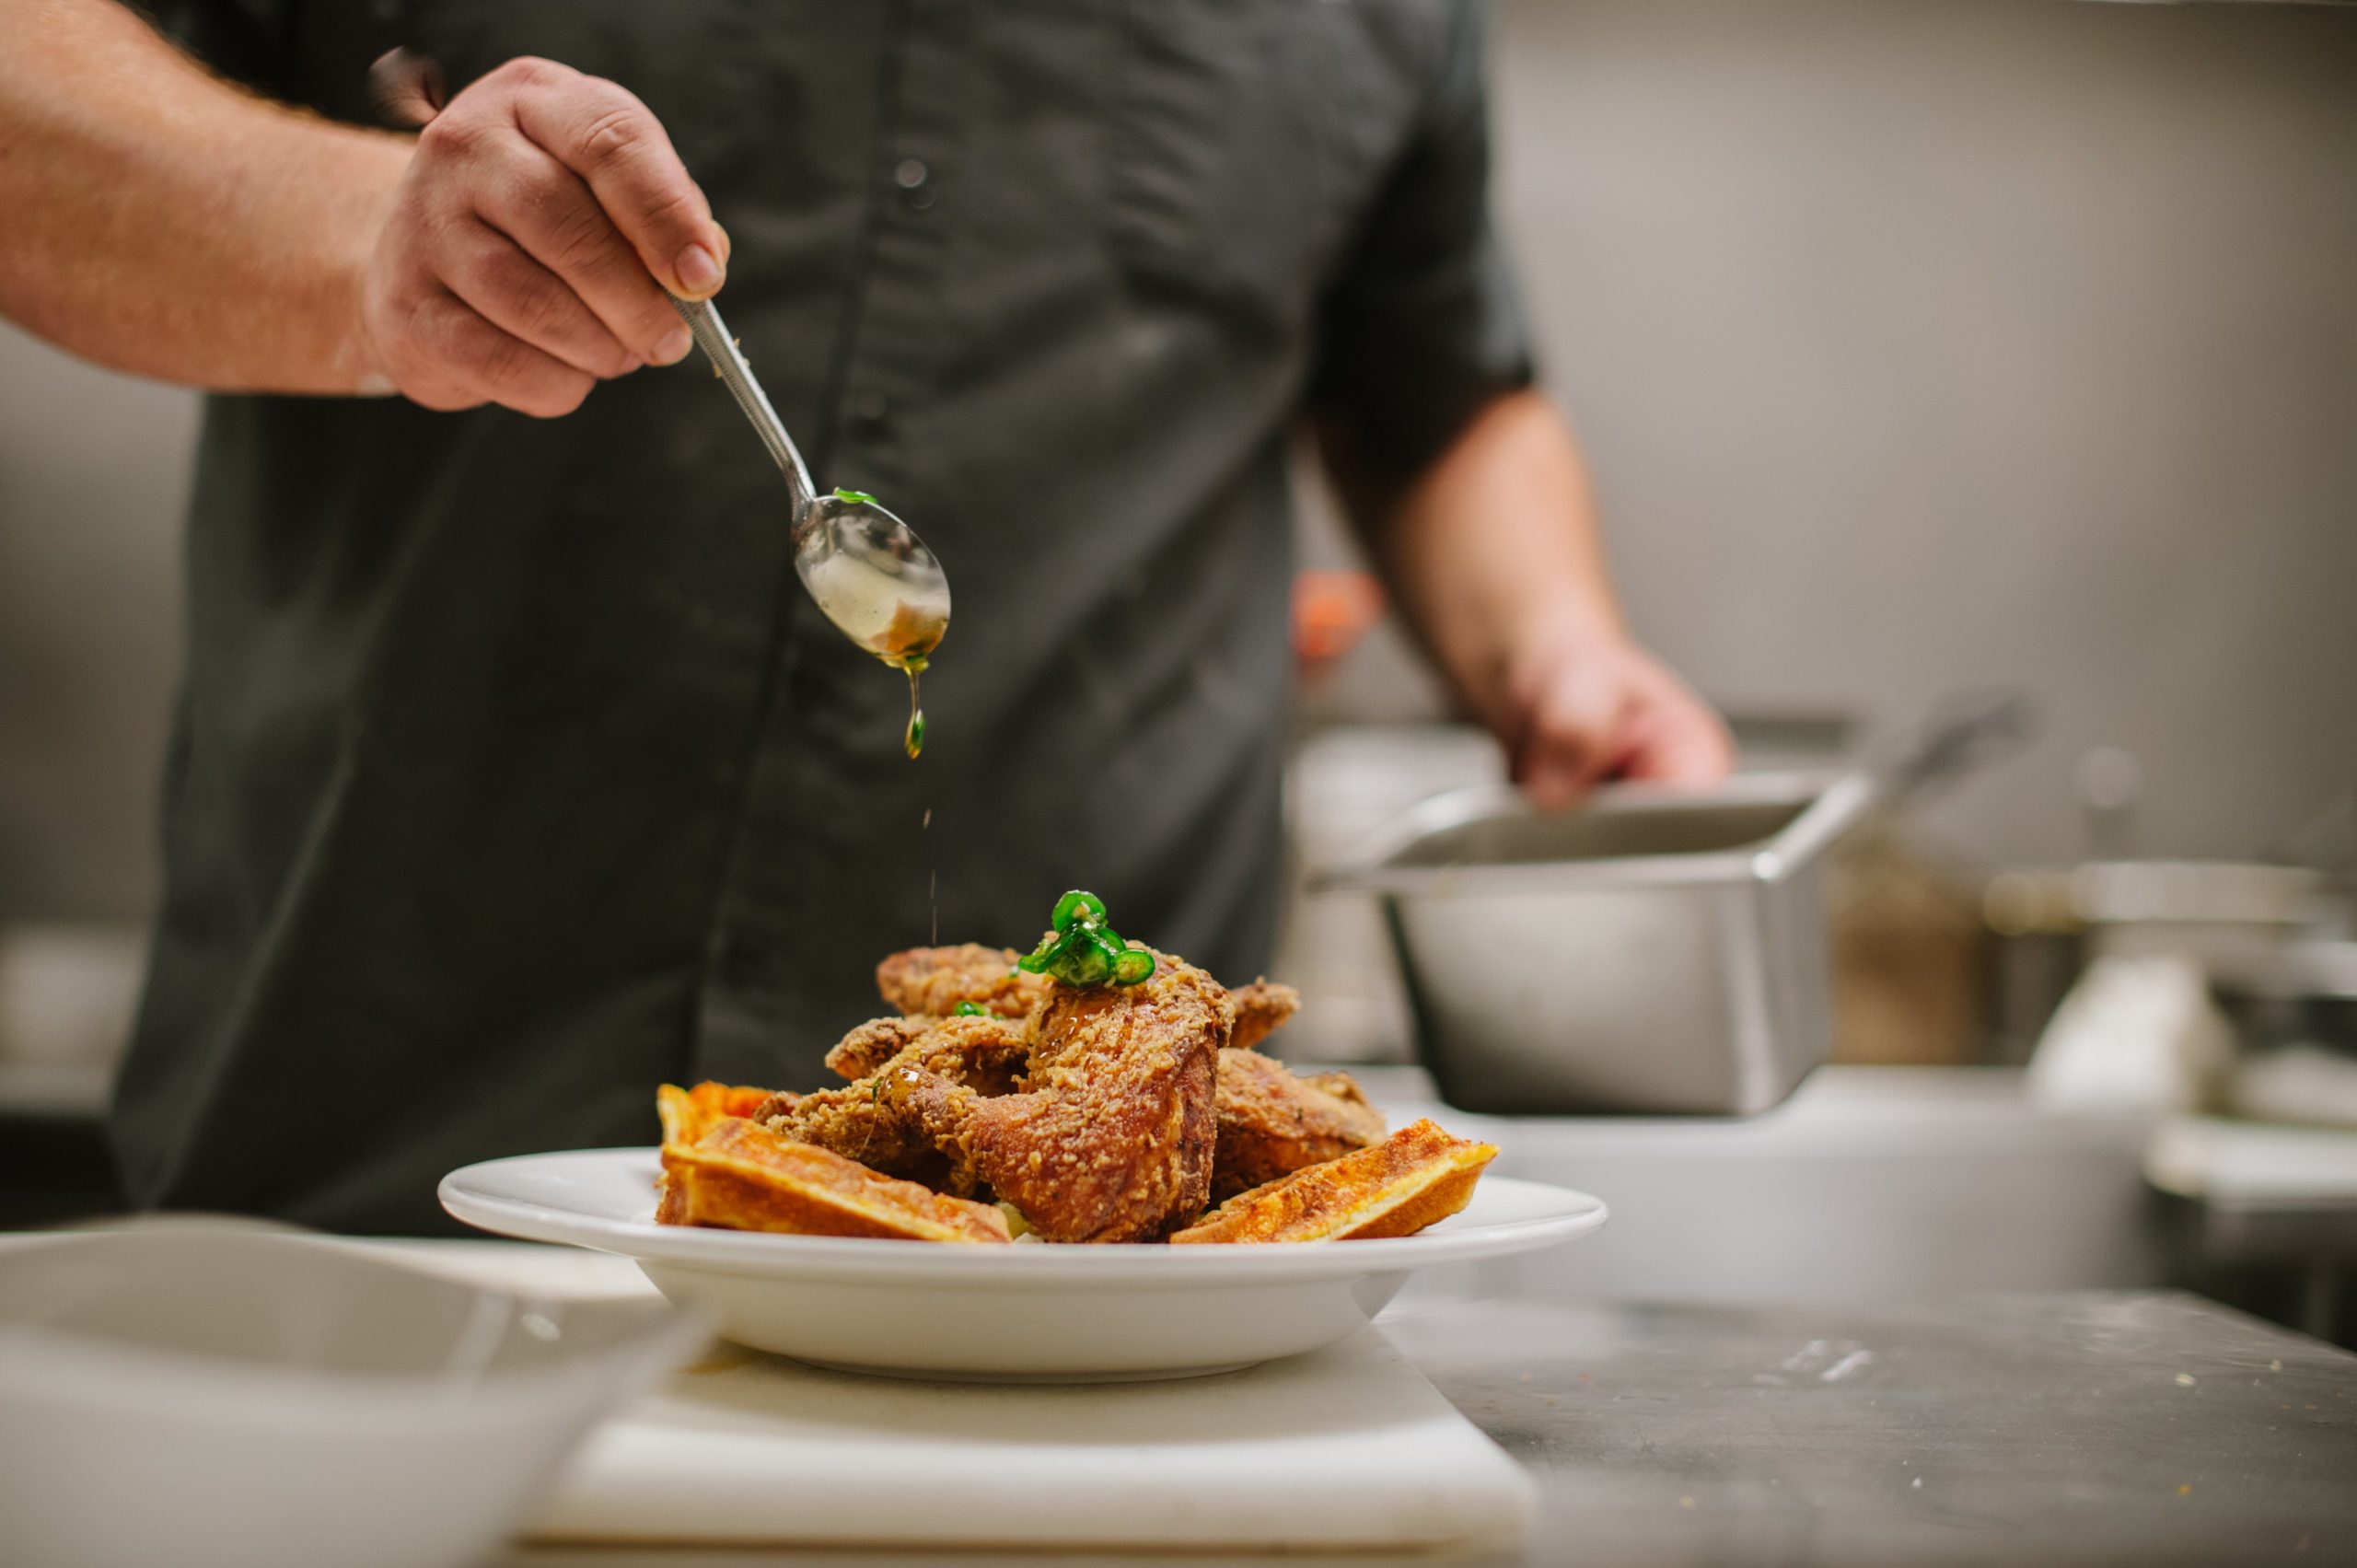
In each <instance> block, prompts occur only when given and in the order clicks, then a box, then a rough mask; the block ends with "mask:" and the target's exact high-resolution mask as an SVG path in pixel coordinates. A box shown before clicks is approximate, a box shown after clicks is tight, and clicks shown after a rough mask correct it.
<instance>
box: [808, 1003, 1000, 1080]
mask: <svg viewBox="0 0 2357 1568" xmlns="http://www.w3.org/2000/svg"><path fill="white" fill-rule="evenodd" d="M911 1051H915V1052H916V1053H917V1055H916V1059H915V1063H914V1064H916V1065H921V1066H923V1067H925V1068H928V1069H929V1070H931V1071H933V1072H935V1073H938V1074H941V1075H942V1076H943V1077H945V1078H948V1079H950V1080H951V1081H952V1082H955V1083H960V1084H964V1085H965V1086H967V1087H969V1088H970V1089H973V1090H975V1091H976V1092H977V1093H980V1094H985V1095H1003V1094H1007V1093H1009V1092H1011V1091H1012V1090H1013V1089H1014V1088H1015V1086H1016V1079H1017V1078H1019V1077H1021V1076H1022V1074H1023V1068H1024V1065H1025V1063H1027V1061H1028V1059H1029V1056H1030V1051H1031V1045H1030V1040H1029V1037H1028V1034H1027V1033H1026V1032H1025V1029H1024V1027H1023V1024H1022V1022H1021V1021H1020V1020H1018V1019H1012V1018H1004V1017H999V1016H995V1015H992V1014H984V1015H982V1016H980V1017H976V1016H972V1015H968V1016H964V1017H954V1016H953V1017H946V1018H927V1017H913V1018H871V1019H869V1020H868V1021H867V1022H866V1023H864V1024H862V1025H860V1026H859V1028H855V1029H853V1030H852V1031H851V1033H849V1034H847V1035H845V1036H843V1038H842V1040H839V1041H838V1042H836V1045H835V1048H834V1049H833V1050H832V1051H829V1052H827V1067H828V1069H829V1070H830V1072H833V1073H835V1074H838V1075H839V1076H842V1077H845V1078H849V1079H852V1080H853V1081H854V1082H856V1081H857V1080H859V1079H862V1078H871V1077H874V1076H875V1075H876V1074H877V1073H880V1072H882V1071H883V1070H884V1067H885V1065H886V1064H887V1063H889V1062H891V1061H892V1060H893V1059H894V1058H895V1057H899V1056H904V1055H907V1054H908V1053H909V1052H911Z"/></svg>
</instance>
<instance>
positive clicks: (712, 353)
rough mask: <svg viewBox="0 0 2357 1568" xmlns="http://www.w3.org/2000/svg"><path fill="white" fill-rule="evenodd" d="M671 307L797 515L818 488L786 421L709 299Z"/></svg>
mask: <svg viewBox="0 0 2357 1568" xmlns="http://www.w3.org/2000/svg"><path fill="white" fill-rule="evenodd" d="M671 308H673V309H675V310H677V311H678V312H679V319H681V320H683V321H685V322H687V324H688V330H689V331H691V332H693V333H694V334H695V337H696V346H697V347H698V348H701V349H702V350H703V353H704V357H705V358H706V359H709V360H711V361H712V367H713V368H714V370H716V371H718V372H719V373H720V378H721V380H722V381H723V382H725V383H726V385H727V387H728V391H729V395H730V396H732V397H734V398H735V399H736V400H737V407H738V408H740V409H743V410H744V411H745V417H746V418H747V419H749V420H751V421H752V422H753V431H754V433H755V434H756V435H758V436H761V445H762V446H764V447H768V448H769V449H770V456H771V457H772V458H774V459H777V466H778V468H779V470H781V471H783V472H784V475H785V482H786V483H787V485H788V486H790V487H791V488H792V489H793V491H794V509H795V515H796V516H799V515H800V514H801V512H802V511H803V509H804V508H806V507H807V506H809V505H812V504H813V503H814V502H815V501H816V500H817V499H818V494H819V493H818V490H817V487H816V486H814V485H812V484H811V482H810V470H808V469H807V468H806V467H804V466H803V462H802V454H801V453H800V452H797V451H795V449H794V437H793V436H788V435H787V434H786V433H785V424H784V421H782V420H780V419H779V418H778V416H777V410H775V409H773V408H772V407H770V400H769V394H767V393H766V392H763V391H762V390H761V383H760V382H759V381H757V380H755V379H754V378H753V367H752V366H749V365H748V364H746V363H745V356H744V355H743V354H739V353H737V341H736V340H735V339H734V338H732V337H730V336H729V335H728V327H727V324H726V323H725V322H724V321H722V320H721V319H720V312H719V311H718V310H716V309H714V308H713V306H712V303H711V301H709V300H702V299H676V298H675V299H673V300H672V301H671Z"/></svg>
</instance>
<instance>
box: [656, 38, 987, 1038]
mask: <svg viewBox="0 0 2357 1568" xmlns="http://www.w3.org/2000/svg"><path fill="white" fill-rule="evenodd" d="M900 23H901V26H900V30H899V36H898V37H897V39H896V40H895V41H894V42H893V44H892V46H891V47H890V49H889V50H888V55H887V58H886V60H885V62H884V69H883V70H882V72H881V73H880V75H881V78H882V80H881V81H880V83H879V92H880V94H881V96H882V100H883V101H882V103H881V105H880V107H879V112H878V113H877V119H876V124H877V135H876V144H875V146H874V149H873V152H872V155H871V158H870V170H869V176H868V178H869V180H870V182H871V194H870V199H869V202H868V204H867V232H866V234H865V237H864V238H865V244H864V247H863V254H862V260H861V264H860V266H859V269H858V273H857V275H856V277H855V278H854V279H853V284H852V285H851V287H850V288H849V289H848V290H847V291H846V295H845V308H846V309H847V311H849V312H850V318H851V319H850V322H849V324H848V328H847V331H846V336H845V340H844V343H843V346H842V349H841V351H840V368H839V370H838V372H837V374H836V376H835V377H834V384H833V387H832V389H831V392H830V408H829V414H830V419H829V425H828V428H827V430H826V431H824V432H822V433H820V435H819V440H818V441H817V442H815V443H812V444H811V445H812V447H813V450H812V451H811V453H810V454H809V455H810V456H811V457H812V459H814V466H815V467H816V469H817V470H818V471H817V472H816V473H815V474H814V478H816V479H817V482H819V485H820V486H821V487H822V488H825V487H829V486H835V485H841V486H844V487H847V488H853V489H860V490H867V491H871V492H873V493H875V494H879V495H884V496H886V497H888V498H889V497H892V496H895V495H900V494H906V493H907V491H908V489H909V487H910V485H911V482H912V480H913V479H914V477H915V476H914V475H912V473H911V468H910V454H909V451H908V448H907V447H906V445H905V442H904V439H903V433H904V431H905V429H906V427H907V424H908V422H909V420H910V418H911V416H912V415H914V414H915V413H917V412H919V411H921V409H922V407H923V401H924V400H925V398H926V395H927V389H928V387H929V385H930V380H931V377H930V374H929V367H930V365H931V363H932V358H933V355H932V347H931V345H932V344H933V343H934V342H935V337H936V334H937V333H938V331H939V330H940V328H939V322H938V310H937V306H936V301H937V298H938V294H939V285H940V278H941V275H942V269H943V266H944V264H945V261H946V252H947V247H948V232H947V227H946V225H947V223H948V222H949V220H950V218H951V216H952V215H953V213H954V209H955V194H954V192H955V170H954V161H955V156H956V148H957V145H958V138H959V132H960V126H959V111H960V107H961V105H962V104H963V103H965V102H966V101H967V96H968V95H967V92H966V87H967V84H968V82H969V81H970V64H968V63H967V61H966V59H965V58H963V54H964V51H963V48H962V44H963V40H964V38H965V35H966V29H968V28H969V27H970V25H971V7H970V6H968V5H967V4H965V3H963V0H906V4H904V6H902V7H901V17H900ZM794 596H795V597H794V598H793V599H792V601H791V602H789V603H788V604H787V605H786V606H784V610H783V614H784V616H785V617H786V618H787V629H786V634H785V635H784V636H782V637H781V638H780V639H779V650H778V655H777V656H778V659H779V661H780V662H779V668H778V669H777V670H776V671H775V672H774V673H773V679H772V697H771V700H770V702H769V703H768V704H767V708H766V710H765V712H764V714H763V716H762V719H761V730H760V735H759V737H758V738H757V741H756V743H755V745H754V747H753V749H752V755H751V758H750V761H749V766H750V769H751V773H750V776H749V779H748V781H747V787H746V791H745V800H744V807H743V817H742V820H741V822H740V823H739V825H738V831H737V835H736V842H735V844H734V847H733V848H732V851H731V853H730V855H729V860H728V865H727V866H726V872H725V875H724V883H723V888H722V891H721V894H720V897H719V899H718V900H717V901H716V904H715V908H714V920H713V927H712V930H711V932H710V934H709V939H708V943H707V949H706V962H705V969H704V976H703V983H702V987H701V988H700V993H699V1005H698V1010H697V1017H696V1032H695V1040H694V1042H693V1053H694V1056H695V1058H696V1070H697V1071H698V1072H699V1073H702V1074H708V1075H711V1076H715V1077H724V1078H730V1079H734V1080H737V1081H744V1080H745V1079H746V1077H747V1076H748V1075H749V1074H759V1073H772V1072H774V1071H776V1069H777V1068H778V1066H779V1065H780V1063H779V1062H778V1057H777V1049H778V1048H777V1045H776V1041H777V1040H779V1038H780V1033H781V1028H782V1026H783V1025H784V1023H785V1022H786V1020H787V1018H788V1016H789V1014H790V1012H791V1010H792V1008H793V1006H794V1005H795V973H796V970H797V967H798V966H801V965H807V964H811V963H818V962H830V961H842V962H849V963H855V964H859V965H861V966H862V967H864V966H865V964H872V963H873V962H874V961H875V958H876V957H877V955H873V954H870V955H866V956H865V958H861V957H859V956H857V955H837V954H835V953H834V944H833V943H832V941H831V940H830V932H829V912H828V910H827V909H826V908H825V907H824V900H823V897H822V896H821V895H819V893H817V892H816V891H815V890H814V889H815V888H816V887H817V886H819V885H823V884H824V883H825V881H826V878H825V877H813V876H810V875H807V872H808V870H809V868H810V866H811V865H812V861H813V857H814V856H815V855H824V854H842V853H844V850H845V845H844V843H843V835H844V834H847V833H848V834H856V833H858V832H859V831H860V825H861V824H862V822H863V820H864V816H863V802H862V801H861V800H860V799H858V798H857V797H856V794H855V792H854V791H853V790H852V789H851V788H850V787H849V786H848V785H847V784H846V783H845V782H844V781H843V780H842V778H841V777H840V776H839V774H838V772H837V771H836V770H834V769H832V768H830V766H829V765H828V758H827V751H826V748H825V747H824V746H822V745H818V744H814V743H813V738H812V737H811V735H810V734H809V733H808V732H807V726H806V725H805V723H804V722H803V716H802V715H801V714H799V713H798V712H797V710H796V705H795V703H794V702H793V700H792V697H791V693H792V691H793V689H794V679H793V678H794V669H795V650H796V648H797V647H798V646H801V645H805V643H806V640H807V639H808V638H813V637H817V638H832V637H835V636H837V635H838V633H836V632H835V631H834V630H833V629H832V628H831V627H830V626H828V625H827V624H826V623H825V621H823V620H822V619H821V618H820V617H819V613H818V611H817V610H815V608H813V607H812V606H810V605H808V604H807V603H806V602H803V601H802V599H801V598H800V590H799V588H798V587H797V588H796V589H795V590H794ZM881 673H882V672H881V671H880V670H879V671H878V674H879V675H880V674H881ZM788 1065H791V1064H788Z"/></svg>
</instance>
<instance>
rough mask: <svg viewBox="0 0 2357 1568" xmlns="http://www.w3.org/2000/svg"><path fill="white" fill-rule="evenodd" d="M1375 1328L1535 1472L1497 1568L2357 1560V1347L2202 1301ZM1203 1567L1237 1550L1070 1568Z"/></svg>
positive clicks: (2053, 1298)
mask: <svg viewBox="0 0 2357 1568" xmlns="http://www.w3.org/2000/svg"><path fill="white" fill-rule="evenodd" d="M1382 1322H1383V1326H1384V1328H1385V1330H1387V1332H1388V1333H1389V1334H1390V1335H1391V1336H1392V1338H1393V1339H1394V1340H1395V1341H1396V1342H1398V1343H1399V1345H1400V1346H1401V1347H1402V1348H1403V1349H1405V1350H1406V1351H1407V1352H1408V1353H1409V1354H1410V1355H1411V1356H1412V1357H1413V1358H1414V1359H1415V1361H1416V1362H1417V1364H1418V1365H1420V1366H1422V1368H1423V1370H1424V1372H1425V1374H1426V1375H1427V1376H1430V1377H1431V1378H1432V1379H1433V1381H1434V1383H1435V1384H1437V1385H1438V1386H1439V1388H1441V1390H1442V1391H1443V1392H1444V1393H1446V1395H1447V1396H1448V1397H1449V1398H1450V1399H1451V1400H1454V1401H1455V1402H1456V1404H1457V1408H1458V1409H1459V1410H1461V1411H1464V1412H1465V1414H1466V1415H1467V1416H1469V1417H1470V1418H1471V1419H1472V1420H1473V1422H1474V1423H1476V1424H1478V1425H1479V1426H1480V1427H1481V1428H1482V1430H1484V1431H1486V1432H1487V1433H1489V1434H1490V1435H1491V1436H1492V1437H1493V1438H1495V1439H1496V1440H1497V1441H1498V1442H1499V1443H1500V1444H1502V1445H1504V1447H1505V1448H1506V1449H1507V1450H1508V1451H1509V1452H1510V1453H1512V1454H1513V1455H1514V1456H1515V1458H1518V1459H1520V1460H1521V1461H1522V1462H1523V1463H1524V1464H1525V1465H1527V1466H1528V1467H1529V1468H1530V1469H1531V1470H1532V1472H1533V1473H1534V1474H1535V1475H1536V1476H1537V1477H1538V1481H1539V1483H1540V1486H1541V1488H1542V1491H1543V1494H1544V1500H1543V1503H1542V1505H1541V1512H1540V1515H1539V1519H1538V1525H1537V1527H1536V1529H1535V1530H1534V1531H1533V1534H1532V1536H1531V1539H1530V1542H1529V1544H1528V1546H1527V1549H1526V1550H1525V1551H1523V1552H1522V1553H1521V1554H1520V1555H1519V1556H1516V1557H1511V1558H1505V1559H1485V1560H1478V1561H1483V1562H1500V1563H1505V1562H1518V1563H1530V1564H1542V1563H1568V1562H1580V1563H1596V1564H1616V1565H1622V1564H1625V1565H1633V1568H1653V1565H1668V1564H1681V1565H1682V1564H1714V1565H1715V1564H1748V1563H1761V1564H1768V1563H1773V1564H1780V1565H1794V1568H1797V1565H1803V1564H1806V1565H1812V1568H1814V1565H1834V1564H1842V1565H1847V1564H1859V1565H1865V1564H1874V1565H1877V1568H1882V1565H1900V1564H1912V1563H1940V1564H1950V1563H2034V1564H2040V1565H2052V1568H2070V1565H2076V1564H2090V1565H2092V1564H2098V1563H2102V1564H2113V1563H2118V1564H2130V1563H2134V1564H2177V1563H2227V1562H2231V1563H2236V1564H2240V1563H2264V1562H2287V1563H2303V1564H2305V1563H2326V1562H2331V1563H2343V1562H2357V1356H2352V1355H2351V1354H2349V1353H2346V1352H2343V1351H2340V1350H2336V1349H2335V1348H2333V1347H2332V1346H2330V1345H2328V1344H2324V1343H2322V1342H2318V1341H2315V1340H2310V1339H2307V1338H2305V1337H2303V1336H2301V1335H2297V1334H2293V1333H2291V1332H2288V1331H2286V1330H2280V1329H2276V1328H2273V1327H2271V1326H2270V1325H2268V1324H2265V1323H2261V1322H2259V1321H2258V1320H2257V1319H2255V1318H2247V1317H2245V1316H2243V1315H2241V1314H2239V1313H2235V1312H2232V1311H2229V1310H2227V1309H2225V1308H2223V1307H2216V1306H2213V1305H2212V1304H2210V1303H2207V1302H2204V1301H2202V1300H2200V1298H2198V1297H2194V1296H2189V1295H2178V1294H2175V1293H2165V1292H2135V1293H2108V1292H2107V1293H2082V1294H2040V1295H1998V1296H1986V1297H1978V1298H1970V1299H1962V1300H1956V1301H1953V1302H1949V1303H1945V1304H1942V1305H1938V1306H1924V1307H1904V1306H1896V1307H1894V1306H1857V1305H1851V1306H1842V1307H1806V1306H1759V1307H1733V1306H1724V1305H1709V1306H1631V1305H1614V1304H1603V1303H1592V1302H1591V1303H1540V1302H1537V1301H1530V1300H1491V1301H1480V1302H1465V1301H1447V1300H1437V1299H1433V1300H1426V1301H1423V1302H1413V1301H1403V1303H1402V1305H1401V1307H1396V1308H1395V1309H1394V1310H1393V1311H1392V1312H1390V1313H1388V1314H1387V1315H1386V1316H1385V1318H1383V1319H1382ZM1008 1484H1009V1485H1011V1486H1024V1485H1039V1486H1042V1487H1051V1486H1052V1485H1053V1484H1054V1480H1053V1478H1052V1477H1014V1476H1011V1477H1009V1478H1008ZM911 1485H918V1486H921V1485H923V1478H922V1477H911ZM919 1561H928V1562H931V1561H938V1559H937V1558H926V1559H918V1558H912V1557H902V1556H896V1555H892V1554H878V1553H867V1552H863V1553H857V1554H843V1553H826V1552H821V1553H793V1552H788V1553H775V1552H769V1553H752V1552H748V1553H713V1552H707V1551H698V1552H640V1551H615V1550H612V1549H607V1548H601V1549H598V1550H597V1551H560V1550H527V1551H519V1552H517V1553H516V1554H515V1555H514V1556H513V1557H512V1558H511V1559H509V1568H658V1565H660V1568H690V1565H698V1568H733V1565H736V1564H740V1563H754V1562H779V1563H792V1564H795V1565H816V1564H821V1563H836V1562H841V1563H844V1564H857V1565H858V1568H896V1565H899V1564H902V1563H914V1562H919ZM958 1561H960V1562H975V1563H981V1562H1008V1561H1014V1560H1013V1559H1006V1558H999V1557H989V1558H984V1557H973V1558H965V1559H959V1560H958ZM1210 1561H1216V1562H1237V1561H1238V1560H1237V1559H1236V1558H1232V1557H1231V1558H1223V1559H1215V1560H1205V1559H1196V1558H1185V1559H1179V1558H1169V1559H1164V1558H1143V1557H1121V1558H1109V1559H1098V1558H1093V1557H1085V1556H1079V1557H1059V1558H1057V1559H1055V1562H1057V1563H1058V1564H1060V1565H1062V1568H1084V1565H1086V1564H1091V1563H1097V1562H1104V1563H1107V1564H1109V1565H1110V1564H1125V1565H1130V1568H1135V1565H1137V1564H1141V1563H1144V1562H1210ZM1288 1561H1299V1560H1298V1559H1290V1560H1288ZM1318 1561H1320V1562H1329V1563H1337V1564H1339V1563H1341V1562H1365V1561H1385V1560H1383V1559H1361V1558H1321V1559H1319V1560H1318ZM1388 1561H1392V1562H1398V1561H1400V1560H1399V1559H1390V1560H1388Z"/></svg>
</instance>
